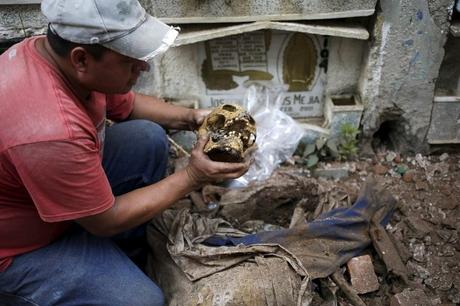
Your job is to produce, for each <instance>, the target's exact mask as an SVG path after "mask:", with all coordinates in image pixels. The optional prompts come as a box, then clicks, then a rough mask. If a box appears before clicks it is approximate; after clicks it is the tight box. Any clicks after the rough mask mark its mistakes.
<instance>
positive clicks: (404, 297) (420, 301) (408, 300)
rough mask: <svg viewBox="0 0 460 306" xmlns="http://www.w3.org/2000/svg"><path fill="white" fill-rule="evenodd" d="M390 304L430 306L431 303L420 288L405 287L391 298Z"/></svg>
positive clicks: (397, 305)
mask: <svg viewBox="0 0 460 306" xmlns="http://www.w3.org/2000/svg"><path fill="white" fill-rule="evenodd" d="M390 306H431V303H430V302H429V300H428V297H427V296H426V294H425V293H424V292H423V291H422V290H420V289H415V290H411V289H406V290H404V291H403V292H401V293H398V294H395V295H394V296H393V297H392V298H391V302H390Z"/></svg>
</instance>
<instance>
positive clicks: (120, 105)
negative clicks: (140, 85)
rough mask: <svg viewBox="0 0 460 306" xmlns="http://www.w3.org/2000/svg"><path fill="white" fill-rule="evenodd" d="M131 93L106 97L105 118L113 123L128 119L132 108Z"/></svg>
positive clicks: (132, 93)
mask: <svg viewBox="0 0 460 306" xmlns="http://www.w3.org/2000/svg"><path fill="white" fill-rule="evenodd" d="M134 97H135V93H134V92H133V91H130V92H128V93H127V94H122V95H107V118H108V119H110V120H113V121H123V120H125V119H126V118H128V116H129V114H131V112H132V111H133V108H134Z"/></svg>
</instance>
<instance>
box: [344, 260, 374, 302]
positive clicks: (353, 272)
mask: <svg viewBox="0 0 460 306" xmlns="http://www.w3.org/2000/svg"><path fill="white" fill-rule="evenodd" d="M347 267H348V272H349V273H350V278H351V285H352V287H353V288H354V289H355V290H356V292H357V293H358V294H364V293H368V292H373V291H377V290H379V287H380V284H379V280H378V279H377V275H375V271H374V266H373V265H372V259H371V257H370V256H369V255H364V256H358V257H354V258H352V259H350V260H349V261H348V263H347Z"/></svg>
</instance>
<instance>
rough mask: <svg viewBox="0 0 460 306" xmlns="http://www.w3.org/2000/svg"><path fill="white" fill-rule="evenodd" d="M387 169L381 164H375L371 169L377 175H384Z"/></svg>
mask: <svg viewBox="0 0 460 306" xmlns="http://www.w3.org/2000/svg"><path fill="white" fill-rule="evenodd" d="M387 171H388V169H387V167H385V166H384V165H382V164H376V165H375V166H374V168H373V172H374V173H375V174H377V175H384V174H385V173H387Z"/></svg>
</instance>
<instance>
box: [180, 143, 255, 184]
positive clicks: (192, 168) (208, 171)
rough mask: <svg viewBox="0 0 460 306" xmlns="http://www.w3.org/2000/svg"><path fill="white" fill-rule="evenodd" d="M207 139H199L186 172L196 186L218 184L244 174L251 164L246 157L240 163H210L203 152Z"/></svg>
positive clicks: (250, 159) (250, 160)
mask: <svg viewBox="0 0 460 306" xmlns="http://www.w3.org/2000/svg"><path fill="white" fill-rule="evenodd" d="M208 139H209V137H200V138H199V139H198V142H197V144H196V146H195V148H194V149H193V151H192V154H191V156H190V161H189V164H188V166H187V167H186V169H185V170H186V171H187V174H188V176H189V177H190V179H191V180H192V181H193V182H194V183H195V184H196V186H197V187H198V186H202V185H204V184H206V183H211V182H220V181H223V180H227V179H234V178H238V177H240V176H242V175H243V174H245V173H246V172H247V171H248V169H249V166H250V165H251V163H252V158H250V157H248V158H247V159H246V160H245V161H244V162H242V163H225V162H216V161H212V160H211V159H210V158H209V157H208V156H207V155H206V154H205V153H204V152H203V149H204V146H205V145H206V143H207V142H208Z"/></svg>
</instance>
